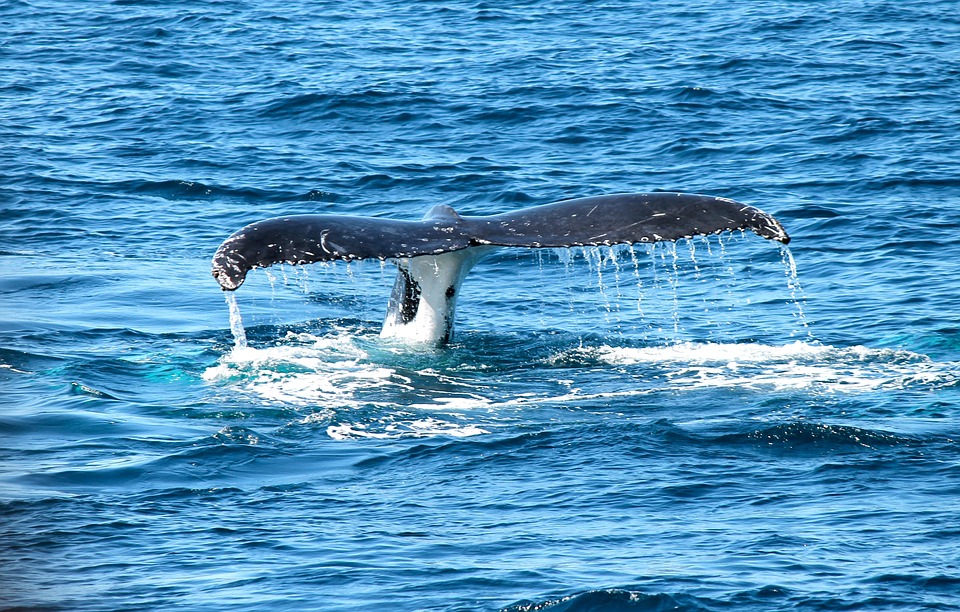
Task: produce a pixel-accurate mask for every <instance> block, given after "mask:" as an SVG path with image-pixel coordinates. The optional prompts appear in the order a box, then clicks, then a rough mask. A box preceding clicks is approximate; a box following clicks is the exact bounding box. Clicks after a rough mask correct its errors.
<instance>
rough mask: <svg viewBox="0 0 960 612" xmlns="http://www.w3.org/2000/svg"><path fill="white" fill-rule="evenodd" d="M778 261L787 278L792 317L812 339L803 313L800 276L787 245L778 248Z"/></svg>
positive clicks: (803, 299) (803, 296) (804, 297)
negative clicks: (792, 311)
mask: <svg viewBox="0 0 960 612" xmlns="http://www.w3.org/2000/svg"><path fill="white" fill-rule="evenodd" d="M780 259H781V261H782V262H783V267H784V274H785V275H786V277H787V288H788V289H789V290H790V301H791V302H792V303H793V306H794V308H795V309H796V312H795V313H794V315H793V316H794V317H796V319H797V320H798V321H799V322H800V325H801V326H802V327H803V329H804V330H806V332H807V337H808V338H813V332H812V331H811V330H810V325H809V324H808V323H807V315H806V313H805V312H804V310H803V309H804V306H805V303H806V295H805V294H804V293H803V287H801V286H800V276H799V275H798V274H797V262H796V261H795V260H794V259H793V253H791V252H790V247H788V246H787V245H781V246H780Z"/></svg>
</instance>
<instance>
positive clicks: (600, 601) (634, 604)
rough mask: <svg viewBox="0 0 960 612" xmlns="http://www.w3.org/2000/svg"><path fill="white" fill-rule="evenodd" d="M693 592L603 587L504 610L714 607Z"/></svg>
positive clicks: (567, 611)
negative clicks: (670, 592) (653, 591)
mask: <svg viewBox="0 0 960 612" xmlns="http://www.w3.org/2000/svg"><path fill="white" fill-rule="evenodd" d="M706 603H707V602H705V601H701V600H699V599H698V598H696V597H693V596H691V595H683V594H678V595H670V594H667V593H652V594H650V593H641V592H638V591H630V590H626V589H602V590H595V591H586V592H584V593H579V594H577V595H567V596H564V597H559V598H556V599H550V600H546V601H541V602H533V601H522V602H518V603H515V604H513V605H511V606H508V607H506V608H503V609H502V610H501V612H539V611H541V610H544V611H545V610H549V611H550V612H578V611H586V610H611V611H615V610H633V611H637V610H647V611H654V610H691V611H693V610H711V609H713V608H712V607H709V606H707V605H705V604H706Z"/></svg>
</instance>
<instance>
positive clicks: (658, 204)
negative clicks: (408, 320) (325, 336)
mask: <svg viewBox="0 0 960 612" xmlns="http://www.w3.org/2000/svg"><path fill="white" fill-rule="evenodd" d="M748 229H749V230H752V231H754V232H756V233H757V234H758V235H760V236H762V237H764V238H767V239H771V240H777V241H779V242H782V243H784V244H786V243H788V242H789V241H790V238H789V236H788V235H787V232H786V230H784V229H783V226H782V225H780V223H779V222H778V221H777V220H776V219H774V218H773V217H772V216H770V215H768V214H767V213H765V212H763V211H761V210H759V209H757V208H754V207H753V206H748V205H746V204H741V203H739V202H735V201H733V200H729V199H726V198H717V197H713V196H705V195H695V194H688V193H671V192H655V193H625V194H614V195H603V196H595V197H589V198H578V199H575V200H564V201H561V202H555V203H553V204H546V205H543V206H535V207H532V208H526V209H523V210H518V211H514V212H509V213H503V214H499V215H492V216H487V217H461V216H460V215H458V214H457V213H456V212H454V211H453V209H452V208H450V207H448V206H437V207H434V208H433V209H432V210H431V212H430V213H428V214H427V216H426V217H425V218H424V219H423V220H421V221H397V220H393V219H382V218H375V217H350V216H341V215H294V216H287V217H276V218H273V219H266V220H264V221H258V222H256V223H252V224H250V225H247V226H246V227H244V228H242V229H240V230H238V231H237V232H235V233H234V234H233V235H231V236H230V237H229V238H227V239H226V240H225V241H224V242H223V244H221V245H220V248H218V249H217V252H216V254H215V255H214V257H213V276H214V277H216V279H217V281H218V282H219V283H220V286H221V287H222V288H223V289H224V290H225V291H233V290H235V289H237V288H238V287H240V285H242V284H243V281H244V279H245V278H246V275H247V272H249V271H250V270H252V269H254V268H265V267H267V266H271V265H274V264H278V263H287V264H306V263H313V262H317V261H331V260H337V259H342V260H347V261H351V260H356V259H381V260H383V259H400V258H409V257H417V256H420V255H439V254H441V253H447V252H451V251H458V250H461V249H465V248H468V247H471V246H480V245H491V246H507V247H527V248H550V247H571V246H599V245H613V244H633V243H637V242H660V241H665V240H678V239H680V238H691V237H693V236H701V235H709V234H716V233H720V232H724V231H730V230H748Z"/></svg>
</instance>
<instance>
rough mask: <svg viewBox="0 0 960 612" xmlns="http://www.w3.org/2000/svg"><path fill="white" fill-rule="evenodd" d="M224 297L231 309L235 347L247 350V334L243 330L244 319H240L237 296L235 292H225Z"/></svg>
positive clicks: (231, 324) (231, 329) (231, 327)
mask: <svg viewBox="0 0 960 612" xmlns="http://www.w3.org/2000/svg"><path fill="white" fill-rule="evenodd" d="M223 297H224V299H225V300H226V302H227V307H228V308H229V309H230V331H231V332H232V333H233V345H234V347H235V348H238V349H243V348H247V332H246V330H244V329H243V319H241V318H240V305H239V304H237V294H236V292H235V291H224V292H223Z"/></svg>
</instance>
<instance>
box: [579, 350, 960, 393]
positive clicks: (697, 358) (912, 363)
mask: <svg viewBox="0 0 960 612" xmlns="http://www.w3.org/2000/svg"><path fill="white" fill-rule="evenodd" d="M577 350H578V351H580V354H581V355H582V356H588V357H591V358H595V359H596V360H598V361H599V362H601V363H605V364H608V365H615V366H621V367H626V368H627V371H628V372H631V371H632V368H638V369H637V370H636V372H637V374H638V375H649V374H650V371H649V368H651V367H653V368H656V370H657V375H658V376H660V377H661V379H662V380H665V381H666V384H665V385H664V388H666V389H673V390H678V391H679V390H683V389H694V388H738V389H752V390H764V391H765V390H774V391H783V390H800V391H805V392H812V393H815V394H820V393H850V392H867V391H874V390H901V389H906V388H911V387H915V386H927V387H930V386H933V387H943V386H951V385H955V384H957V381H958V380H960V373H958V371H957V369H956V367H955V366H953V365H952V364H945V363H938V362H935V361H933V360H931V359H930V358H929V357H927V356H926V355H921V354H919V353H913V352H911V351H906V350H894V349H871V348H868V347H865V346H854V347H849V348H839V347H834V346H828V345H821V344H818V343H815V342H801V341H796V342H792V343H790V344H786V345H782V346H776V345H765V344H758V343H742V344H739V343H733V344H731V343H712V342H705V343H700V342H682V343H677V344H673V345H669V346H654V347H643V348H631V347H611V346H600V347H594V348H580V349H577Z"/></svg>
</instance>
